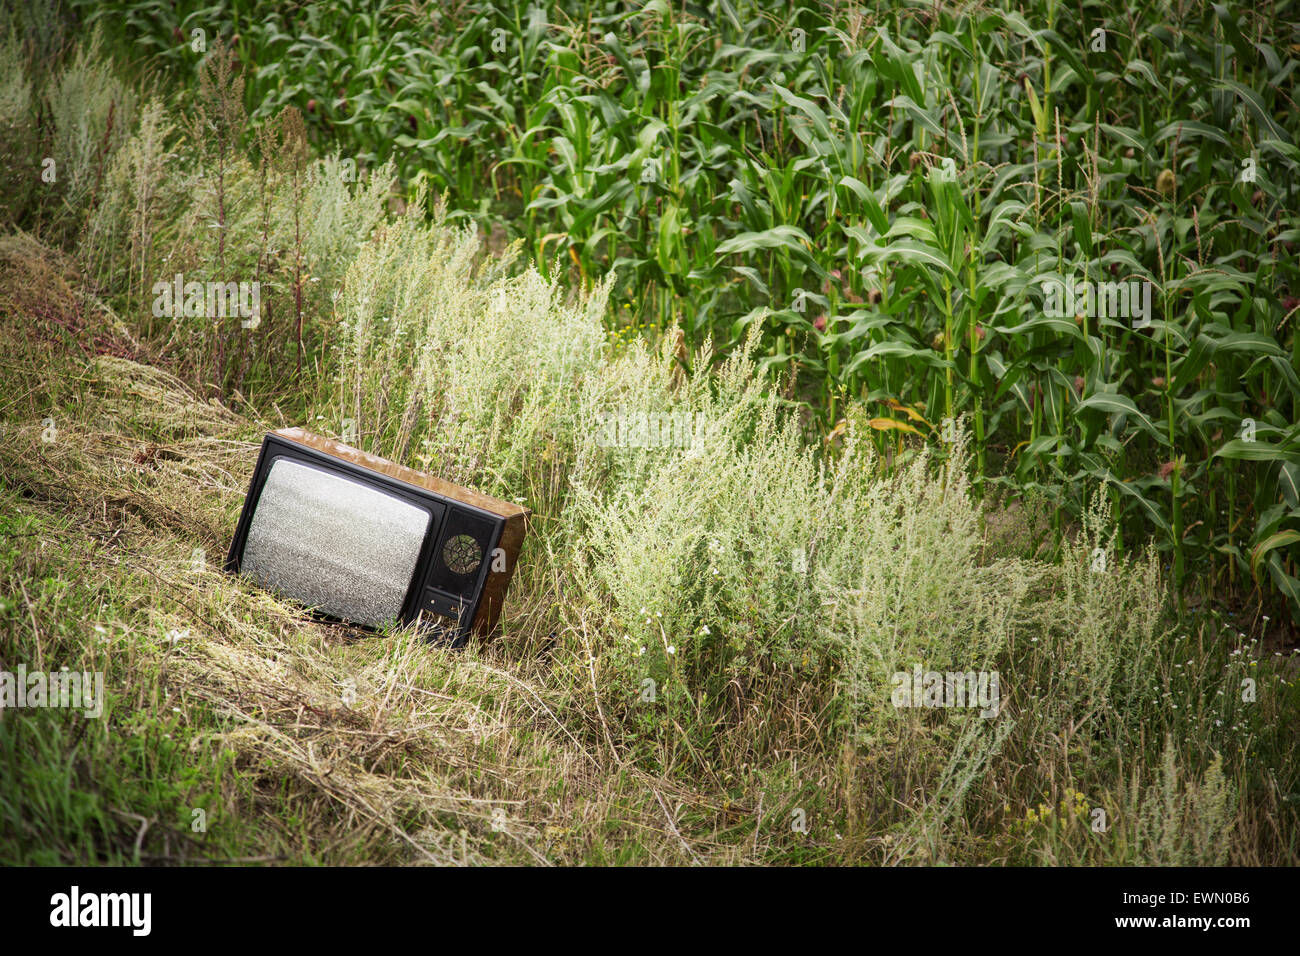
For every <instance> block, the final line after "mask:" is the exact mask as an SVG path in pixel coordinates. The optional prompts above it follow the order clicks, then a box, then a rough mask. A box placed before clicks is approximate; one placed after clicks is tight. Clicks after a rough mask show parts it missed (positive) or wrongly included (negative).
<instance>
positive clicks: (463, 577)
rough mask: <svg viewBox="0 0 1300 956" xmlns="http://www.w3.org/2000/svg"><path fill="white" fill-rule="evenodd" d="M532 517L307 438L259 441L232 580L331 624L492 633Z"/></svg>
mask: <svg viewBox="0 0 1300 956" xmlns="http://www.w3.org/2000/svg"><path fill="white" fill-rule="evenodd" d="M528 513H529V512H528V509H526V508H524V507H521V506H520V505H516V504H511V503H509V502H506V501H501V500H499V499H497V498H493V497H490V496H488V495H483V494H479V493H478V492H475V491H471V490H469V489H466V488H461V487H459V486H458V485H455V484H452V483H451V482H448V481H444V480H442V479H440V478H437V477H435V476H433V475H429V474H427V473H425V472H420V471H416V470H415V469H412V468H407V467H404V466H402V465H398V464H395V463H393V462H391V461H387V460H385V459H383V458H379V457H378V456H375V455H371V454H369V453H367V452H363V451H359V450H357V449H355V448H352V447H349V446H348V445H344V444H342V443H341V442H337V441H334V440H332V439H329V438H322V437H320V436H318V435H313V434H310V433H308V432H305V431H303V430H302V429H299V428H288V429H281V430H278V431H274V432H271V433H270V434H268V435H267V436H266V437H265V439H264V440H263V441H262V448H261V451H260V452H259V454H258V458H257V465H256V467H255V469H254V471H253V478H252V481H251V482H250V484H249V488H248V496H247V498H245V500H244V508H243V511H242V513H241V514H240V518H239V525H238V527H237V528H236V530H235V537H234V540H233V541H232V542H231V545H230V554H229V555H228V557H227V559H226V570H227V571H229V572H231V573H235V574H242V575H244V576H246V577H248V578H249V579H251V580H252V581H254V582H255V583H257V584H258V585H260V586H262V587H265V588H267V589H268V590H271V591H274V592H276V593H278V594H281V595H283V596H285V597H288V598H291V599H293V600H296V601H298V602H300V603H302V604H304V605H306V606H307V607H309V608H310V609H312V610H313V611H314V612H315V613H317V614H319V615H322V616H324V617H327V618H332V619H335V620H341V621H346V622H349V623H353V624H359V625H363V626H366V627H371V628H378V627H382V626H384V625H386V624H390V623H400V624H406V623H411V622H417V621H418V622H420V623H421V624H422V625H427V626H428V627H427V630H428V633H429V634H430V635H431V636H433V637H435V638H438V639H442V640H446V641H448V642H449V643H451V644H452V645H453V646H459V645H461V644H463V643H464V642H465V641H466V640H467V639H468V637H469V634H470V633H471V631H477V632H479V633H481V634H485V635H486V634H490V633H491V632H492V631H493V630H495V628H496V625H497V622H498V619H499V616H500V613H501V604H502V601H503V600H504V598H505V593H506V587H507V586H508V585H509V583H510V578H511V575H512V574H513V572H514V567H515V561H516V559H517V558H518V556H519V548H520V546H521V545H522V543H523V538H524V530H525V520H526V518H527V515H528Z"/></svg>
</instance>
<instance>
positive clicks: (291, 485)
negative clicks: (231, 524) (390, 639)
mask: <svg viewBox="0 0 1300 956" xmlns="http://www.w3.org/2000/svg"><path fill="white" fill-rule="evenodd" d="M429 518H430V514H429V511H428V510H427V509H425V508H419V507H417V506H415V505H413V504H410V503H409V502H406V501H403V500H402V499H401V498H398V497H396V496H394V495H390V494H387V493H385V492H383V491H379V490H377V489H375V488H372V487H370V486H368V485H364V484H361V483H360V482H357V481H349V480H348V479H346V478H343V477H340V476H339V475H335V474H330V473H329V472H327V471H322V470H320V469H318V468H314V467H311V466H309V465H303V464H299V463H298V462H295V461H290V460H289V459H287V458H276V459H275V460H274V461H272V463H271V467H270V470H269V472H268V473H267V477H266V483H265V484H264V485H263V486H262V494H261V498H260V500H259V501H258V505H257V510H256V511H255V512H254V513H253V520H252V522H251V523H250V524H249V527H248V540H247V542H246V543H245V545H244V560H243V570H244V572H245V573H246V574H248V575H249V576H250V577H251V578H252V579H253V580H254V581H256V582H257V583H258V584H260V585H262V586H263V587H266V588H268V589H270V590H273V591H278V592H280V593H282V594H288V595H291V596H292V597H294V598H296V599H297V600H299V601H301V602H303V603H304V604H308V605H310V606H312V607H314V608H316V609H317V610H319V611H321V612H323V613H325V614H329V615H332V616H334V617H339V618H343V619H344V620H348V621H355V622H356V623H358V624H368V625H378V624H382V623H384V622H385V621H393V620H397V618H398V617H399V616H400V615H401V612H402V605H403V604H404V603H405V601H406V593H407V591H408V589H409V588H410V586H411V577H412V575H413V574H414V573H415V566H416V563H417V562H418V561H419V558H420V547H421V546H422V545H423V543H424V537H425V534H426V533H427V531H428V529H429Z"/></svg>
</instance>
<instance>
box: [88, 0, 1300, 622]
mask: <svg viewBox="0 0 1300 956" xmlns="http://www.w3.org/2000/svg"><path fill="white" fill-rule="evenodd" d="M74 7H75V8H76V9H78V10H79V11H81V12H83V13H84V15H85V16H86V18H87V21H88V22H91V23H99V24H101V25H103V26H104V27H106V28H108V29H110V30H112V31H114V36H115V37H116V38H117V39H118V40H119V43H120V45H121V46H122V47H123V48H124V49H127V50H129V51H131V55H132V56H137V57H138V56H139V54H140V51H146V52H147V58H146V62H149V63H151V64H158V65H160V67H161V68H162V69H163V70H164V71H165V72H166V74H167V75H168V76H169V77H173V78H177V79H182V80H184V81H186V82H192V78H193V77H194V75H195V71H196V70H197V69H198V67H199V64H200V62H201V60H202V57H203V56H204V55H205V54H203V53H199V52H196V50H195V49H194V46H195V45H196V44H195V38H196V36H202V37H203V38H205V41H206V44H208V45H211V44H215V43H216V42H217V39H218V37H220V38H223V39H224V40H227V41H230V42H233V43H234V49H235V51H236V54H237V57H238V60H239V62H240V64H241V65H243V67H244V69H243V72H242V75H243V83H244V86H243V92H242V95H243V101H244V103H245V105H246V107H247V108H248V110H249V113H250V116H251V118H252V120H253V123H254V125H260V124H263V123H266V122H270V121H272V120H273V119H274V118H275V117H276V116H278V115H279V113H280V111H281V110H282V109H283V108H284V107H286V106H293V107H295V108H297V109H298V110H300V111H301V112H302V113H303V115H304V117H305V119H306V123H307V128H308V129H309V131H310V132H311V134H312V136H313V138H314V140H315V141H316V142H317V143H318V144H319V145H320V146H321V147H323V148H324V149H326V150H336V149H337V150H339V151H340V152H341V154H342V155H343V156H344V157H346V158H347V159H349V160H350V161H352V162H354V163H355V164H356V165H357V167H358V169H361V170H371V171H373V172H375V174H376V175H378V176H380V177H387V176H388V175H389V173H388V172H387V171H381V170H380V169H379V167H380V164H382V163H384V162H392V163H394V164H395V167H396V171H397V173H398V174H399V176H400V180H401V182H402V184H403V188H412V187H414V186H415V185H416V184H418V183H422V182H427V183H428V184H429V185H430V187H431V189H430V195H433V194H436V193H440V192H442V191H444V190H445V191H446V192H447V193H448V196H449V199H448V205H449V208H450V209H452V210H455V211H457V214H458V215H461V216H467V217H473V218H474V220H475V221H476V222H478V223H479V224H480V225H481V226H483V227H484V228H491V229H496V230H502V231H503V232H504V234H505V235H507V236H510V237H514V236H518V237H520V238H522V239H523V240H524V241H525V249H526V251H527V253H528V255H529V256H530V257H532V258H533V259H535V260H536V261H537V263H538V267H539V268H540V269H542V271H543V274H544V275H545V274H548V271H549V270H552V269H555V268H558V267H564V268H565V270H566V271H567V272H568V273H569V274H570V277H571V279H572V281H574V282H575V283H576V282H587V283H591V282H596V281H599V280H600V278H601V277H603V276H606V275H608V274H610V273H611V272H612V273H614V274H616V276H617V280H618V285H617V286H616V292H615V294H614V295H613V296H612V297H611V303H612V307H611V317H610V318H611V322H612V323H613V324H636V325H638V326H639V325H641V324H647V325H650V326H653V327H656V328H660V329H662V328H666V327H668V326H669V325H670V324H673V323H678V324H680V325H681V327H682V328H683V329H684V330H685V332H686V333H687V336H688V341H689V342H690V343H691V344H692V345H698V344H701V343H702V342H703V341H705V340H706V339H711V340H714V341H715V342H717V343H718V344H719V346H721V347H734V346H736V345H738V344H739V343H740V342H741V341H742V340H743V339H744V337H745V333H746V329H747V328H748V327H749V326H751V325H758V326H760V327H761V329H762V331H763V338H762V344H761V352H762V362H761V365H762V366H763V367H764V368H765V369H768V370H771V371H779V372H783V373H793V374H795V375H796V376H797V380H798V389H797V392H796V397H797V398H798V399H800V400H801V401H803V402H804V403H805V406H806V407H807V408H808V410H809V412H810V413H811V415H812V417H813V419H814V420H815V422H816V424H817V425H818V426H819V427H820V428H821V430H822V431H823V432H825V431H829V430H830V429H831V428H833V426H834V425H835V424H836V423H837V422H838V421H839V420H840V419H842V418H843V417H845V416H846V414H847V411H846V405H848V404H852V403H855V402H859V401H860V402H863V403H866V405H867V406H868V407H869V409H870V411H871V415H872V417H874V418H878V419H880V420H881V421H880V422H879V426H878V427H880V428H881V429H884V430H886V434H884V435H882V436H880V438H879V440H878V445H880V446H881V447H882V448H883V446H884V445H885V444H886V443H887V442H889V441H892V440H895V439H896V438H897V437H899V436H897V435H895V434H893V433H894V432H895V431H896V430H897V429H899V428H900V427H901V426H903V425H907V426H908V427H915V428H918V429H919V430H920V431H921V432H922V433H923V434H924V436H925V437H926V438H927V439H929V440H933V441H938V440H940V438H941V434H942V425H941V421H942V420H943V419H945V418H950V417H955V416H957V415H959V414H962V413H967V414H969V415H970V416H971V418H972V427H973V429H974V434H975V438H974V451H975V456H976V462H977V467H978V475H977V477H978V478H979V479H981V480H983V479H985V478H989V479H992V480H995V481H998V482H999V483H1004V484H1007V485H1009V486H1010V487H1013V488H1015V489H1017V490H1025V489H1027V488H1035V489H1038V490H1040V491H1041V492H1042V494H1043V495H1045V496H1046V497H1047V498H1048V500H1050V501H1052V502H1053V503H1054V504H1056V505H1057V506H1058V507H1060V508H1061V509H1062V513H1063V514H1068V515H1071V516H1073V518H1074V519H1075V520H1077V519H1078V518H1079V516H1080V515H1081V514H1082V512H1083V510H1084V507H1085V506H1086V503H1087V499H1088V495H1089V494H1090V489H1091V488H1092V487H1094V486H1095V485H1096V483H1097V482H1104V483H1106V485H1107V487H1108V493H1109V494H1110V497H1111V502H1112V506H1113V507H1114V509H1115V511H1116V513H1117V515H1118V516H1119V519H1120V522H1121V527H1122V529H1123V532H1124V541H1125V543H1126V544H1127V545H1129V546H1137V547H1140V546H1141V543H1142V542H1144V541H1145V540H1146V538H1147V536H1149V535H1152V534H1154V535H1155V536H1156V539H1157V542H1158V546H1159V547H1160V549H1161V550H1162V551H1163V552H1165V553H1166V555H1167V557H1168V560H1170V561H1171V562H1172V568H1173V575H1174V577H1175V579H1176V580H1177V582H1178V583H1179V584H1180V585H1181V584H1186V583H1188V582H1187V581H1186V579H1185V575H1186V572H1187V570H1188V568H1189V566H1193V565H1194V566H1195V568H1196V571H1197V575H1196V577H1195V579H1194V580H1193V581H1192V582H1190V583H1191V584H1192V586H1193V588H1194V590H1196V591H1197V592H1199V593H1201V594H1206V595H1208V594H1222V593H1225V592H1226V591H1235V592H1236V593H1238V594H1239V595H1241V596H1242V597H1244V596H1245V595H1247V594H1249V593H1252V592H1254V591H1255V590H1256V585H1257V583H1258V585H1259V586H1260V587H1262V588H1263V589H1264V591H1265V592H1268V593H1269V594H1270V595H1271V597H1272V598H1273V600H1272V605H1273V607H1274V608H1278V609H1280V607H1281V603H1280V602H1281V600H1282V599H1289V600H1290V602H1291V610H1292V613H1293V614H1294V613H1295V612H1296V611H1297V610H1300V579H1298V578H1297V574H1298V573H1300V571H1297V568H1296V558H1297V556H1298V555H1300V552H1298V551H1297V548H1296V545H1297V541H1298V540H1300V538H1298V536H1300V526H1298V525H1297V518H1298V517H1300V512H1297V508H1298V507H1300V498H1298V497H1297V491H1296V489H1297V487H1300V432H1298V431H1297V428H1298V427H1300V425H1298V424H1297V421H1298V419H1297V414H1296V409H1297V406H1296V404H1295V403H1296V401H1297V397H1298V396H1300V379H1298V378H1297V375H1296V368H1297V366H1296V358H1295V356H1296V350H1295V348H1294V335H1293V328H1294V326H1293V321H1292V319H1293V318H1294V315H1295V313H1296V309H1297V305H1300V271H1298V270H1297V260H1298V257H1297V255H1296V242H1297V240H1298V239H1300V233H1297V228H1298V227H1300V220H1298V219H1297V203H1296V198H1295V190H1296V173H1297V170H1298V169H1300V151H1298V150H1297V147H1296V139H1297V123H1298V122H1300V120H1298V119H1297V115H1298V114H1297V110H1296V109H1295V101H1294V89H1295V86H1294V84H1295V76H1294V72H1295V67H1296V64H1297V62H1300V61H1298V60H1297V57H1296V50H1297V46H1296V44H1297V43H1300V32H1298V31H1297V27H1296V23H1297V22H1300V17H1297V16H1295V13H1296V10H1297V7H1296V5H1295V4H1294V3H1293V2H1282V3H1280V4H1271V5H1269V6H1268V7H1257V8H1247V9H1242V10H1239V9H1236V8H1235V7H1234V6H1233V5H1222V4H1190V5H1178V6H1176V7H1170V6H1169V5H1168V4H1167V3H1156V2H1146V3H1141V4H1139V5H1138V6H1137V7H1134V8H1126V10H1125V11H1124V13H1123V14H1122V15H1121V14H1120V13H1118V12H1117V11H1115V10H1114V8H1113V7H1112V6H1110V5H1107V4H1103V3H1099V2H1086V3H1080V4H1077V5H1066V4H1060V3H1058V2H1055V0H1040V2H1036V3H1034V4H1032V5H1031V6H1030V7H1029V8H1028V9H1019V10H1008V9H999V8H998V7H997V6H996V5H988V4H963V5H955V6H947V5H942V6H935V5H934V4H930V3H872V4H867V5H864V6H863V7H861V8H856V9H854V8H842V7H838V6H833V5H812V6H809V7H800V8H791V7H789V6H787V5H784V4H779V3H762V2H759V3H736V4H733V3H726V2H724V3H722V4H719V6H718V10H717V14H716V15H713V14H710V13H707V12H706V11H705V10H703V9H702V8H697V7H694V6H692V5H689V4H688V5H675V4H667V3H664V2H662V0H653V2H651V3H647V4H644V5H641V4H633V5H628V4H623V3H617V2H592V0H581V2H572V0H571V2H565V3H560V4H558V5H541V4H535V5H527V4H523V3H518V4H501V5H491V4H488V5H477V4H471V5H467V6H463V7H454V8H445V6H444V5H442V4H419V3H417V4H397V3H386V2H374V3H364V2H353V3H337V4H302V5H286V4H282V3H265V2H263V3H259V2H233V0H232V2H217V3H200V2H198V0H190V2H181V3H178V4H161V3H140V2H137V0H109V2H101V0H87V2H84V3H80V2H79V3H75V4H74ZM1097 30H1102V31H1104V32H1103V34H1102V35H1100V36H1098V35H1097V34H1096V33H1095V31H1097ZM195 31H201V34H195ZM205 48H206V47H205ZM1247 160H1251V161H1253V163H1254V167H1253V169H1254V179H1253V181H1249V182H1247V181H1242V173H1243V168H1244V167H1243V163H1245V162H1246V161H1247ZM947 174H950V175H947ZM1051 275H1061V276H1064V277H1068V278H1070V280H1071V281H1073V280H1075V279H1079V280H1088V281H1094V282H1095V281H1098V280H1115V281H1128V280H1138V279H1141V280H1146V281H1149V282H1151V283H1152V284H1153V287H1154V296H1153V299H1154V315H1153V316H1152V318H1153V321H1152V322H1151V323H1150V325H1149V327H1145V328H1135V327H1133V323H1131V322H1128V321H1126V320H1120V319H1116V318H1113V317H1108V318H1097V317H1093V316H1085V317H1084V318H1082V319H1078V320H1075V321H1070V319H1069V318H1065V319H1059V318H1053V317H1049V316H1046V315H1044V313H1043V308H1042V302H1043V295H1044V292H1043V288H1042V281H1043V279H1044V277H1045V276H1051ZM899 404H901V405H904V406H907V407H908V408H910V409H911V410H913V411H915V412H917V413H918V415H920V416H921V418H918V417H916V416H911V417H904V416H903V415H902V414H901V412H902V411H904V410H903V409H899V408H898V407H897V406H898V405H899ZM1247 419H1249V420H1250V421H1252V422H1254V423H1256V425H1257V428H1256V431H1254V432H1251V433H1250V435H1251V437H1253V438H1255V439H1256V440H1255V441H1254V442H1249V443H1247V444H1248V446H1249V447H1243V445H1242V444H1240V443H1239V441H1238V439H1240V437H1241V436H1242V435H1243V434H1244V433H1243V421H1244V420H1247ZM890 422H897V423H898V424H890ZM1249 427H1250V426H1249V425H1247V426H1246V428H1249ZM1055 530H1056V532H1057V534H1058V535H1059V533H1060V531H1061V525H1060V524H1059V522H1058V523H1057V525H1056V528H1055Z"/></svg>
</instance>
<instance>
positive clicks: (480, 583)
mask: <svg viewBox="0 0 1300 956" xmlns="http://www.w3.org/2000/svg"><path fill="white" fill-rule="evenodd" d="M278 458H288V459H289V460H291V461H298V462H301V463H303V464H306V465H311V466H315V467H318V468H321V469H322V470H325V471H333V472H335V473H337V474H341V475H343V476H345V477H347V478H349V479H352V480H354V481H360V482H362V483H363V484H366V485H368V486H369V487H371V488H375V489H376V490H379V491H382V492H384V493H386V494H391V495H394V496H395V497H398V498H402V499H404V500H406V501H409V502H411V503H412V504H414V505H416V506H417V507H422V508H426V509H428V510H429V513H430V519H429V527H428V529H427V530H426V531H425V537H424V541H423V542H422V543H421V545H420V554H419V557H418V558H417V559H416V562H415V568H414V569H413V570H412V572H411V579H410V581H408V582H407V585H406V595H405V597H404V598H403V599H402V609H401V612H400V613H399V615H398V620H399V622H400V623H401V624H410V623H412V622H413V621H415V620H417V619H418V618H419V616H420V611H421V604H422V601H423V597H424V591H425V589H426V587H427V586H428V585H427V583H426V582H427V581H428V579H429V577H430V574H431V572H432V570H433V567H434V562H435V561H436V560H437V555H438V546H439V545H440V544H441V543H442V536H443V531H444V529H445V528H446V527H447V519H448V516H449V515H450V513H451V511H452V510H460V511H463V512H467V513H469V514H472V515H475V516H477V517H480V518H483V519H484V520H486V521H488V522H490V523H491V525H492V532H491V535H490V536H489V540H488V542H487V545H486V547H485V548H484V555H483V560H482V561H481V562H480V563H479V568H478V573H477V576H476V579H475V582H474V589H473V597H472V600H471V601H469V602H466V603H465V604H463V605H462V611H461V615H460V621H459V623H458V626H457V627H456V630H455V635H454V637H453V638H452V640H451V641H450V642H449V644H450V646H451V647H461V646H462V645H464V644H465V642H466V641H467V640H469V633H470V630H471V629H472V628H473V625H474V619H475V617H476V616H477V615H478V609H479V605H480V603H481V602H482V600H483V589H484V587H485V586H486V584H487V577H488V574H489V572H490V570H491V563H492V552H493V551H494V550H495V549H496V548H497V546H498V545H499V544H500V541H501V532H502V530H503V529H504V527H505V519H504V518H502V517H501V516H500V515H497V514H493V513H492V512H491V511H487V510H485V509H483V508H478V507H475V506H474V505H470V504H466V503H465V502H463V501H456V500H454V499H451V498H447V497H445V496H443V495H440V494H438V493H437V492H434V491H430V490H429V489H428V488H423V487H421V486H420V485H414V484H411V483H410V482H407V481H402V480H401V479H400V478H394V477H393V476H392V475H387V474H385V473H383V472H381V471H375V470H373V469H370V468H365V467H363V466H361V465H358V464H356V463H355V462H351V461H348V460H347V459H345V458H339V457H337V456H335V455H330V454H327V453H325V452H322V451H318V450H316V449H315V448H311V447H308V446H306V445H300V444H298V443H297V442H294V441H291V440H290V439H287V438H284V437H281V436H280V435H275V434H268V435H267V436H266V437H265V438H263V439H262V447H261V448H260V449H259V451H258V454H257V464H256V465H255V466H254V468H253V477H252V478H251V479H250V480H249V483H248V494H247V495H245V497H244V505H243V509H242V510H241V511H240V515H239V523H238V525H236V527H235V536H234V539H233V540H232V541H231V542H230V551H229V552H228V553H227V555H226V563H225V570H226V572H227V573H229V574H235V575H238V574H240V566H241V563H242V561H243V557H244V547H245V545H246V544H247V543H248V530H249V527H250V525H251V524H252V520H253V514H254V512H256V511H257V504H258V502H259V501H261V497H262V489H263V488H264V487H265V485H266V479H267V476H268V475H269V474H270V471H271V465H272V464H273V463H274V462H275V460H276V459H278ZM431 506H432V507H431ZM449 596H450V597H454V596H453V595H449ZM311 611H312V613H313V614H314V615H316V616H317V617H320V618H324V619H326V620H331V621H342V622H344V623H348V624H352V625H354V626H356V627H364V628H366V629H368V630H376V629H377V628H376V627H375V626H374V625H368V624H361V623H359V622H356V621H348V620H347V619H345V618H339V617H336V616H334V615H331V614H327V613H325V612H323V611H319V610H317V609H315V608H312V609H311Z"/></svg>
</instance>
